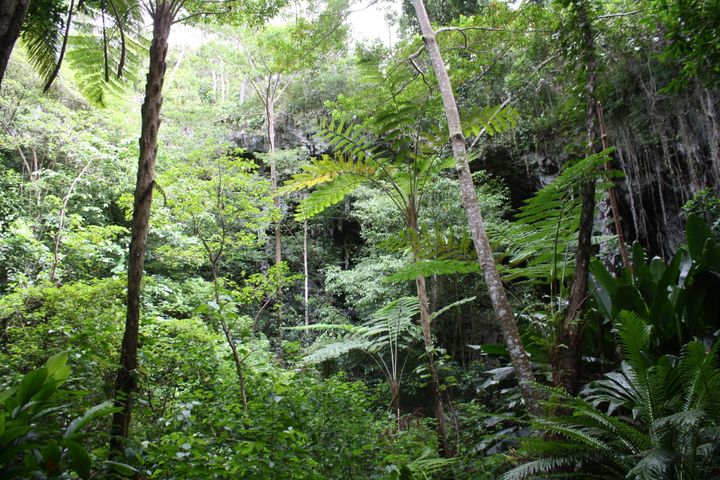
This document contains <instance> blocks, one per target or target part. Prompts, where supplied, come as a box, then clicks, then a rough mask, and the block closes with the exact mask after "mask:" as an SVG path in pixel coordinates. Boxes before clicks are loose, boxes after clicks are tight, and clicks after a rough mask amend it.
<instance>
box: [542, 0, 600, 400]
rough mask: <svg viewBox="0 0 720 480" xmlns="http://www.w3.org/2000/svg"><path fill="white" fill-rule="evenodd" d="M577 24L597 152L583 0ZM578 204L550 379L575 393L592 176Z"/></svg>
mask: <svg viewBox="0 0 720 480" xmlns="http://www.w3.org/2000/svg"><path fill="white" fill-rule="evenodd" d="M575 8H576V21H577V28H578V30H579V33H580V36H581V44H580V48H581V49H582V55H583V57H584V59H585V68H586V69H587V80H586V85H585V89H586V91H585V94H586V95H587V111H586V117H585V118H586V127H587V147H586V151H587V153H588V154H593V153H596V152H597V145H596V139H597V122H596V120H597V118H598V104H597V100H596V99H595V87H596V85H597V58H596V55H595V40H594V37H593V30H592V25H591V24H590V18H589V17H588V11H587V5H586V3H585V0H582V1H579V2H577V3H576V4H575ZM580 199H581V202H582V206H581V209H580V226H579V231H578V245H577V251H576V253H575V275H574V277H573V285H572V289H571V290H570V299H569V301H568V309H567V313H566V314H565V319H564V321H563V322H561V323H560V325H559V326H558V330H557V336H556V345H555V351H554V352H553V355H552V357H553V358H552V370H553V382H554V383H555V385H557V386H562V387H564V388H565V389H566V390H567V391H568V393H570V394H572V395H576V394H577V393H578V391H579V388H580V377H581V373H582V372H581V366H582V348H581V347H582V327H583V322H582V318H581V316H580V313H581V311H582V308H583V305H584V303H585V300H586V299H587V295H588V293H587V281H588V272H589V268H590V259H591V257H592V231H593V223H594V218H595V180H594V179H589V180H586V181H585V182H584V183H583V185H582V186H581V189H580Z"/></svg>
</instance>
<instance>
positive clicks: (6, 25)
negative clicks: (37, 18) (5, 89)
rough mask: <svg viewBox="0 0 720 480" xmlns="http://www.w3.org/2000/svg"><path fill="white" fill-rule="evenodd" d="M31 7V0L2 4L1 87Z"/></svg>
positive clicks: (0, 29) (0, 37) (0, 38)
mask: <svg viewBox="0 0 720 480" xmlns="http://www.w3.org/2000/svg"><path fill="white" fill-rule="evenodd" d="M29 6H30V0H3V1H2V2H0V87H1V86H2V81H3V77H4V76H5V70H7V66H8V62H9V61H10V54H11V53H12V51H13V47H14V46H15V42H16V41H17V39H18V37H19V36H20V30H21V29H22V24H23V21H24V20H25V16H26V15H27V11H28V7H29Z"/></svg>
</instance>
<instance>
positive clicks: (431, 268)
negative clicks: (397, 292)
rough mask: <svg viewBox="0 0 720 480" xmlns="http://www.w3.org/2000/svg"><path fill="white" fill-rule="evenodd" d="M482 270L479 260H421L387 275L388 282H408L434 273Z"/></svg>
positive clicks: (450, 273) (448, 273)
mask: <svg viewBox="0 0 720 480" xmlns="http://www.w3.org/2000/svg"><path fill="white" fill-rule="evenodd" d="M479 270H480V266H479V265H478V263H477V262H471V261H467V262H466V261H461V260H452V259H445V260H432V259H430V260H420V261H417V262H414V263H410V264H408V265H406V266H404V267H402V268H401V269H399V270H397V271H396V272H395V273H393V274H391V275H388V276H387V277H385V280H386V281H388V282H406V281H410V280H415V279H416V278H417V277H430V276H432V275H453V274H460V273H463V274H466V273H474V272H477V271H479Z"/></svg>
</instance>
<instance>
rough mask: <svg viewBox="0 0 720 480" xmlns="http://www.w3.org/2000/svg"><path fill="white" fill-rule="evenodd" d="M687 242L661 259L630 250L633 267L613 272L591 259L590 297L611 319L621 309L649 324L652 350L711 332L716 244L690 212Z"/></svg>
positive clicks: (719, 267)
mask: <svg viewBox="0 0 720 480" xmlns="http://www.w3.org/2000/svg"><path fill="white" fill-rule="evenodd" d="M686 236H687V241H688V244H687V247H685V246H682V247H681V248H679V249H678V251H677V253H676V254H675V255H674V256H673V258H672V259H671V260H670V261H669V262H668V263H667V264H666V263H665V262H664V261H663V260H661V259H660V258H657V257H655V258H653V259H651V260H650V261H647V260H646V258H645V252H644V251H643V249H642V248H641V247H640V246H639V245H637V244H635V245H634V246H633V250H632V260H633V267H634V268H633V271H632V272H630V271H629V270H627V269H626V270H625V271H623V273H622V274H621V275H620V276H619V277H617V278H616V277H613V276H612V275H611V274H610V273H609V272H608V271H607V270H606V269H605V267H604V266H603V265H602V263H601V262H600V261H598V260H597V259H594V260H592V262H591V264H590V272H591V276H590V279H591V282H592V284H593V286H594V288H593V291H592V292H593V297H594V299H595V303H596V305H597V308H598V310H599V311H600V313H601V314H602V316H603V317H604V318H605V320H606V321H610V320H611V319H613V318H616V317H617V315H619V313H620V312H621V311H623V310H627V311H631V312H634V313H635V314H636V315H638V316H639V317H640V318H642V319H644V320H645V322H646V323H648V324H649V325H652V326H653V328H654V329H655V332H656V336H657V344H655V345H654V346H653V347H652V350H653V351H656V352H661V353H674V352H677V351H678V350H679V348H680V347H681V346H682V344H683V343H685V342H686V341H688V340H690V339H691V338H706V337H709V336H714V335H715V330H716V329H717V322H716V319H717V311H718V310H717V309H718V308H720V305H719V304H718V300H717V299H716V298H715V297H716V296H715V295H714V294H713V292H716V291H717V289H718V288H720V283H718V272H720V246H719V245H718V243H717V242H716V241H715V240H714V237H713V235H712V232H711V231H710V229H709V227H708V226H707V225H706V224H705V223H704V222H703V221H702V220H701V219H700V217H698V216H696V215H693V214H691V215H690V216H689V217H688V219H687V226H686Z"/></svg>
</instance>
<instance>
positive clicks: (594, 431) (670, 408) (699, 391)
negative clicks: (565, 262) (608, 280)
mask: <svg viewBox="0 0 720 480" xmlns="http://www.w3.org/2000/svg"><path fill="white" fill-rule="evenodd" d="M616 333H617V337H618V341H619V344H620V347H621V349H622V353H623V358H624V361H623V364H622V366H621V368H620V370H618V371H615V372H612V373H609V374H607V375H606V376H605V378H604V379H603V380H600V381H598V382H595V383H594V384H592V385H591V386H590V387H588V388H587V389H586V391H585V392H584V394H585V395H584V396H585V398H577V397H572V396H569V395H567V394H566V393H565V392H564V391H562V390H548V393H549V394H550V400H549V401H547V402H545V404H546V406H547V407H549V409H550V411H552V412H560V414H558V415H555V416H551V417H546V418H544V419H538V420H536V421H534V426H535V427H536V428H537V429H539V430H542V431H545V432H548V433H550V435H547V436H545V437H544V438H543V437H535V438H530V439H527V440H526V441H525V443H524V444H523V447H522V450H521V452H520V453H521V455H523V456H525V457H531V458H534V460H531V461H529V462H527V463H524V464H522V465H520V466H518V467H516V468H515V469H513V470H511V471H510V472H508V473H506V474H505V475H504V476H503V477H502V478H503V479H504V480H515V479H530V478H543V479H545V478H575V479H584V478H588V479H590V478H606V479H618V478H628V479H657V480H661V479H662V480H665V479H668V480H669V479H691V478H692V479H699V478H706V479H711V478H718V477H719V476H720V403H718V401H717V399H718V398H720V366H719V365H718V354H720V341H716V342H715V344H714V346H713V347H712V348H710V349H708V348H707V347H706V345H705V344H704V343H702V342H699V341H693V342H690V343H688V344H686V345H685V346H684V347H683V349H682V353H681V354H680V356H679V358H678V357H672V356H661V357H659V358H654V357H653V355H652V353H651V349H650V346H651V343H652V342H653V341H654V339H653V331H652V327H651V326H649V325H647V324H646V323H645V322H644V321H643V320H642V319H641V318H639V317H638V316H637V315H636V314H634V313H631V312H627V311H623V312H621V314H620V315H619V317H618V320H617V322H616Z"/></svg>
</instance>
